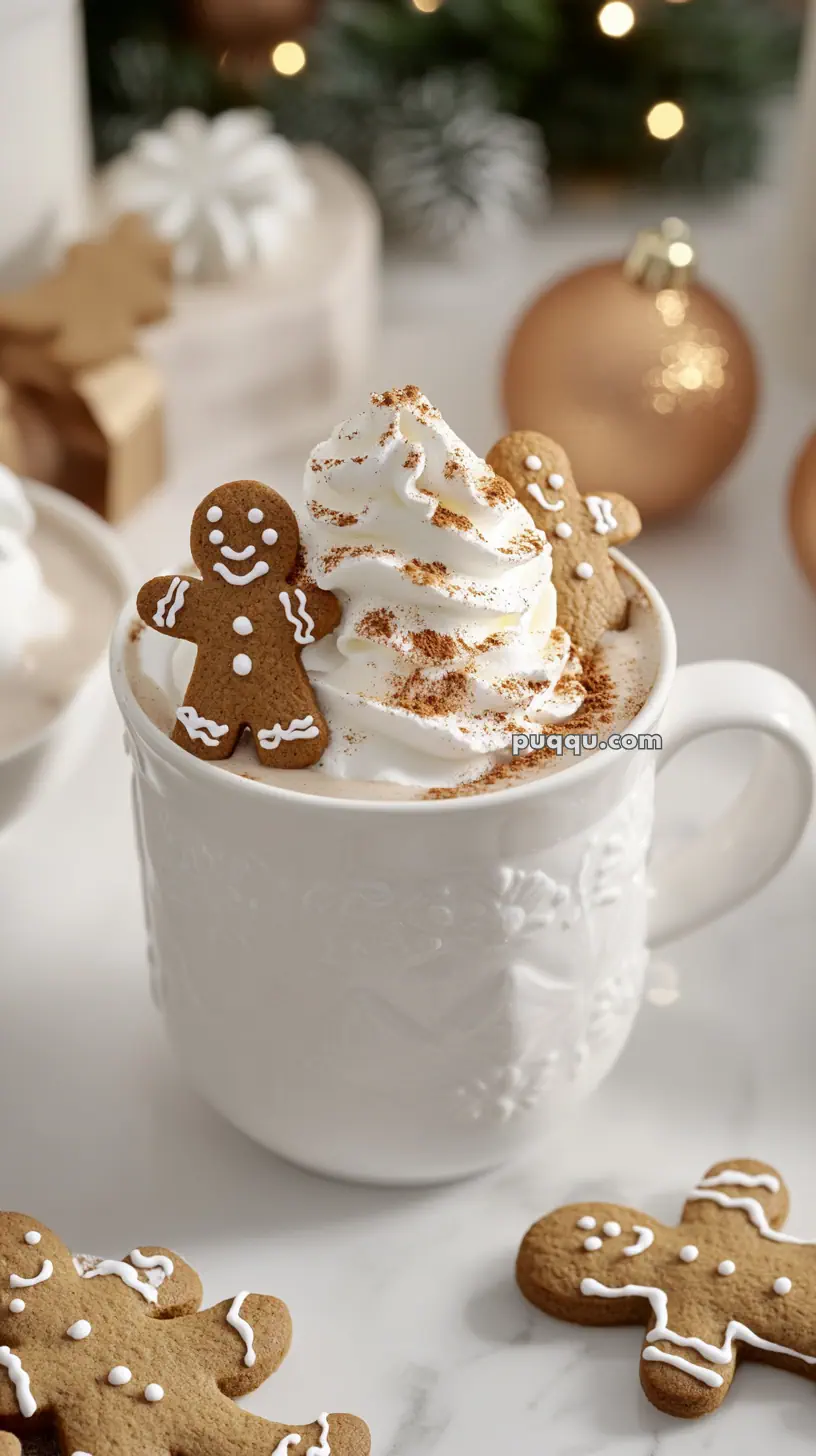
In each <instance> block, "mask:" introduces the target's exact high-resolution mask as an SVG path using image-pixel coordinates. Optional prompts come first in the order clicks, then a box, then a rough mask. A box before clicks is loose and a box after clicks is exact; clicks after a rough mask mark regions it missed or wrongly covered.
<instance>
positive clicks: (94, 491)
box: [0, 217, 172, 520]
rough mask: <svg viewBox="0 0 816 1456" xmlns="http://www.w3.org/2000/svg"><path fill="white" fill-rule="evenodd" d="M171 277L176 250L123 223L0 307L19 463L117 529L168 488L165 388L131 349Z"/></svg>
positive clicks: (158, 309) (162, 306) (166, 302)
mask: <svg viewBox="0 0 816 1456" xmlns="http://www.w3.org/2000/svg"><path fill="white" fill-rule="evenodd" d="M171 277H172V270H171V255H170V249H169V248H168V247H167V246H166V245H165V244H164V243H160V242H159V241H158V240H157V239H156V238H155V237H154V236H153V234H152V233H151V232H150V231H149V229H148V228H147V227H146V226H145V224H144V222H143V221H142V219H141V218H140V217H124V218H120V219H119V221H118V222H117V224H116V225H115V227H114V228H113V229H112V230H111V232H110V233H109V234H108V235H107V237H104V238H95V239H93V240H90V241H87V242H83V243H77V244H76V245H75V246H74V247H73V248H70V249H69V251H68V253H67V254H66V256H65V259H64V261H63V264H62V266H61V267H60V268H59V269H58V270H57V271H56V272H55V273H52V274H50V275H49V276H48V277H46V278H43V279H41V280H40V282H38V283H35V284H33V285H32V286H31V287H30V288H27V289H24V290H23V291H22V292H20V293H12V294H6V295H5V296H2V297H0V380H2V381H3V384H4V386H5V390H6V391H7V393H6V396H5V397H6V400H7V401H8V402H9V409H10V412H11V415H12V418H13V422H14V426H15V431H14V436H13V438H12V439H11V442H10V443H11V447H12V449H13V451H14V452H16V454H17V456H18V457H21V458H18V459H17V461H16V462H15V463H18V464H19V467H20V469H21V470H22V471H23V473H25V474H27V475H31V476H34V477H35V478H36V479H38V480H44V481H45V482H46V483H47V484H49V485H56V486H58V487H59V488H60V489H61V490H65V491H67V492H68V493H69V494H71V495H74V496H76V497H77V498H78V499H79V500H81V501H83V502H84V503H85V504H86V505H89V506H91V507H92V508H93V509H94V510H97V511H99V512H100V513H101V514H103V515H106V516H107V517H108V518H109V519H110V520H117V519H119V518H120V517H121V516H122V515H124V514H125V512H126V511H127V510H128V509H129V508H130V507H131V506H132V505H134V504H135V503H136V501H137V500H138V499H139V498H140V497H141V496H142V495H143V494H144V493H145V492H146V491H148V490H150V489H151V488H152V487H153V486H154V485H156V484H157V483H158V481H159V479H160V478H161V474H162V467H163V411H162V389H161V381H160V377H159V374H158V372H157V370H155V369H154V368H153V366H152V365H151V364H149V363H148V361H147V360H146V359H144V358H142V357H141V356H140V355H139V354H138V353H137V352H136V347H135V345H136V329H137V328H138V327H139V326H140V325H142V324H148V323H156V322H158V320H160V319H162V318H164V317H165V315H166V314H167V313H168V312H169V309H170V290H171ZM4 436H5V443H6V444H8V443H9V441H8V432H7V431H6V432H4V431H0V442H2V441H3V440H4ZM5 458H6V460H7V463H11V460H10V459H8V457H5Z"/></svg>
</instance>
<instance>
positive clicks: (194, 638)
mask: <svg viewBox="0 0 816 1456" xmlns="http://www.w3.org/2000/svg"><path fill="white" fill-rule="evenodd" d="M299 544H300V536H299V531H298V524H297V521H296V519H295V514H294V511H293V510H292V509H291V507H290V506H289V505H288V504H287V502H286V501H285V500H284V499H283V498H282V497H281V496H279V495H278V494H277V492H276V491H274V490H271V489H270V488H269V486H266V485H261V484H260V482H259V481H257V480H236V481H233V482H232V483H231V484H229V485H221V486H219V487H218V489H217V490H213V491H211V492H210V494H209V495H208V496H206V497H205V499H204V500H203V501H202V502H201V505H200V506H199V507H198V509H197V511H196V513H195V515H194V516H193V524H192V529H191V532H190V548H191V551H192V556H193V560H194V562H195V564H196V566H197V567H198V569H199V571H200V572H201V580H198V579H197V578H195V577H190V576H182V575H181V574H179V575H177V576H172V577H170V576H157V577H154V578H153V580H152V581H149V582H147V583H146V585H145V586H143V587H142V589H141V591H140V592H139V596H138V600H137V609H138V612H139V616H140V617H141V619H142V621H143V622H145V623H147V625H148V627H153V628H154V629H155V630H156V631H158V632H163V633H165V634H166V635H169V636H171V637H183V638H184V639H185V640H186V641H188V642H195V643H197V644H198V655H197V657H196V663H195V668H194V669H193V674H192V677H191V678H190V681H189V683H188V686H187V692H186V694H185V698H184V703H183V705H182V707H180V708H179V709H178V712H177V713H176V719H177V722H176V725H175V728H174V730H173V742H174V743H178V744H179V745H180V746H181V747H182V748H186V749H187V750H188V752H190V753H194V754H195V755H196V757H197V758H206V759H219V758H229V756H230V754H231V753H232V752H233V750H234V748H235V745H236V743H237V742H238V739H239V737H240V734H241V732H242V731H243V729H244V728H249V729H250V731H251V733H252V737H253V740H254V743H255V749H256V751H257V754H258V757H259V759H260V760H261V763H264V764H269V765H270V766H272V767H275V768H307V767H308V766H309V765H310V764H313V763H317V761H318V759H319V758H320V757H321V756H322V754H323V752H324V750H325V748H326V744H327V743H328V737H329V733H328V728H327V726H326V722H325V720H324V718H323V717H322V715H321V713H320V711H319V709H318V706H317V703H316V700H315V696H314V693H313V691H312V687H311V684H310V682H309V679H308V677H307V676H306V673H305V671H304V668H303V665H302V663H301V660H300V653H301V648H302V647H305V646H306V645H307V644H308V643H310V642H316V641H317V640H318V639H319V638H320V637H325V636H326V634H327V633H328V632H331V631H333V630H334V628H335V627H336V626H337V623H338V621H339V620H340V606H339V603H338V601H337V598H336V597H335V596H333V595H332V593H331V592H327V591H322V590H321V589H320V588H318V587H316V586H315V585H314V584H313V583H311V582H309V581H308V580H307V579H305V578H303V577H302V576H298V574H297V573H298V571H299V566H298V562H299ZM293 575H294V577H295V579H294V580H293V579H292V578H293Z"/></svg>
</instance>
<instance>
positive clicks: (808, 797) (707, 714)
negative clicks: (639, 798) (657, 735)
mask: <svg viewBox="0 0 816 1456" xmlns="http://www.w3.org/2000/svg"><path fill="white" fill-rule="evenodd" d="M659 728H660V732H661V734H662V738H663V749H662V752H661V753H660V755H659V768H660V769H662V768H664V767H665V766H666V764H667V763H669V762H670V760H671V759H672V758H673V757H674V755H675V754H676V753H678V752H679V751H680V749H681V748H685V746H686V744H687V743H691V742H693V740H694V739H695V738H701V737H702V736H703V735H704V734H706V733H720V732H722V731H723V730H725V729H729V728H751V729H754V730H755V731H756V732H758V733H760V734H761V735H762V738H763V744H762V750H761V753H760V755H759V758H758V761H757V763H756V764H755V765H754V768H753V769H752V772H751V775H750V777H749V779H748V783H747V784H746V785H745V788H744V789H743V790H742V793H741V794H740V795H739V797H738V798H737V800H736V801H735V803H734V804H733V805H732V806H731V808H730V809H728V810H727V811H726V813H725V814H724V815H723V816H722V818H721V819H719V820H717V821H716V822H715V823H714V824H712V825H711V826H710V828H707V829H705V830H704V831H703V832H702V833H701V834H700V835H698V836H695V837H694V838H693V839H692V840H691V841H690V842H689V843H687V844H684V845H682V846H681V848H679V849H677V850H675V851H674V852H673V853H671V854H669V855H667V856H666V859H665V860H664V861H662V862H660V861H658V863H657V864H656V865H655V866H654V869H653V871H652V874H651V893H650V906H649V936H648V940H649V945H650V947H652V948H653V949H655V948H657V947H658V946H661V945H664V944H665V943H666V941H669V940H675V939H676V938H677V937H678V936H681V935H686V934H687V933H688V932H689V931H691V930H696V929H697V927H698V926H700V925H705V924H706V923H707V922H708V921H709V920H715V919H716V918H717V916H719V915H722V914H724V913H725V911H726V910H730V909H732V908H733V907H734V906H735V905H740V904H742V902H743V901H744V900H747V899H749V898H750V896H751V895H753V894H755V893H756V891H757V890H759V889H761V888H762V886H763V885H764V884H766V883H767V881H768V880H770V879H772V878H773V876H774V875H775V874H777V873H778V872H779V870H781V869H782V866H783V865H784V864H786V863H787V861H788V860H789V859H790V857H791V855H792V854H793V851H794V850H795V849H796V846H797V845H798V843H799V841H800V839H801V838H802V835H803V834H804V832H805V829H806V827H807V823H808V819H809V818H810V812H811V808H812V806H813V800H814V794H815V793H816V712H814V708H813V704H812V703H811V702H810V699H809V698H808V697H807V696H806V695H805V693H803V691H802V689H801V688H799V687H797V686H796V684H795V683H793V682H791V681H790V679H789V678H787V677H783V675H782V674H781V673H779V672H775V671H774V670H773V668H770V667H762V666H760V665H759V664H758V663H754V662H696V663H692V664H691V665H690V666H688V667H681V668H680V669H679V671H678V673H677V678H676V681H675V685H674V688H673V690H672V693H671V696H670V698H669V703H668V706H667V708H666V711H665V713H664V715H663V719H662V721H661V723H660V725H659Z"/></svg>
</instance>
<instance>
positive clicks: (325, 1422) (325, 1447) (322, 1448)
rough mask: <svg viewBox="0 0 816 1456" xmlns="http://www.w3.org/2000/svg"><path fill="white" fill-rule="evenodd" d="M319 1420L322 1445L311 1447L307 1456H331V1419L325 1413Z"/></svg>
mask: <svg viewBox="0 0 816 1456" xmlns="http://www.w3.org/2000/svg"><path fill="white" fill-rule="evenodd" d="M318 1420H319V1421H320V1445H319V1446H310V1447H309V1449H308V1451H307V1452H306V1456H331V1446H330V1445H329V1417H328V1416H327V1414H326V1412H325V1411H324V1412H323V1414H322V1416H318Z"/></svg>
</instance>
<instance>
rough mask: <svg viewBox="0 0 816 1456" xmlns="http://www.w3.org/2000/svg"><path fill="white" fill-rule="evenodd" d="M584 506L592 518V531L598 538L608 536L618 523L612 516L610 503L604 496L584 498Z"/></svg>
mask: <svg viewBox="0 0 816 1456" xmlns="http://www.w3.org/2000/svg"><path fill="white" fill-rule="evenodd" d="M584 504H585V506H586V508H587V510H588V511H589V514H590V515H591V517H592V521H593V527H592V529H593V530H594V531H595V532H596V534H597V535H598V536H608V535H609V532H610V531H614V530H615V527H616V526H617V524H618V523H617V521H616V520H615V517H614V516H613V514H612V502H611V501H609V500H607V499H606V496H603V495H588V496H585V497H584Z"/></svg>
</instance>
